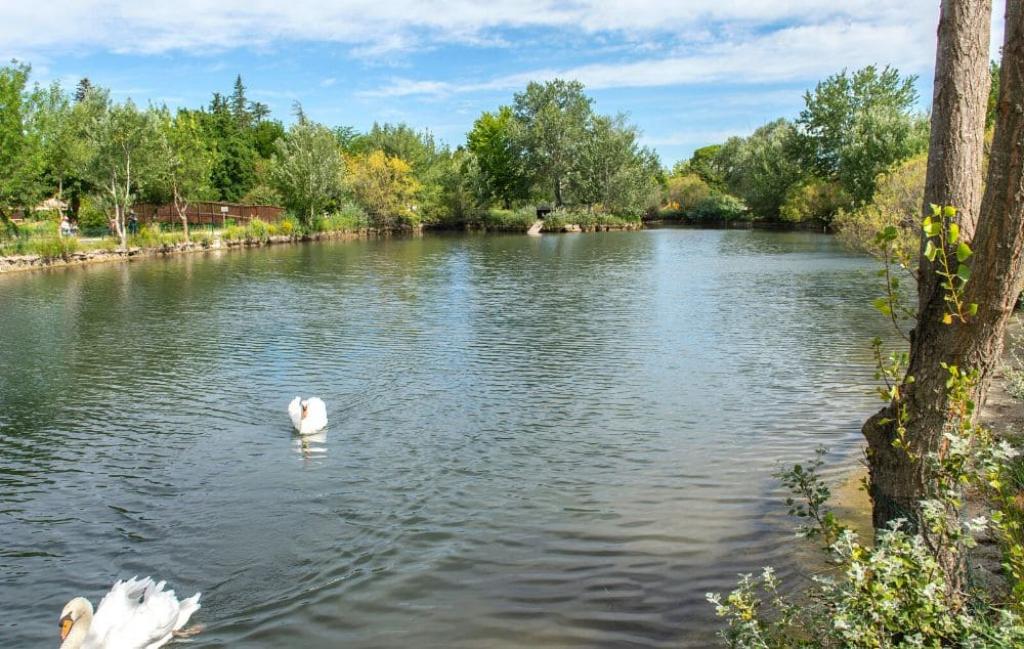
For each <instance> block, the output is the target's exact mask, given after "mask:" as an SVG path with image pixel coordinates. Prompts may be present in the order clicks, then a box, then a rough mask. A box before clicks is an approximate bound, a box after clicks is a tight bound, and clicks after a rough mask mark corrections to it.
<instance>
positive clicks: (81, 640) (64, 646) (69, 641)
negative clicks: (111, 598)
mask: <svg viewBox="0 0 1024 649" xmlns="http://www.w3.org/2000/svg"><path fill="white" fill-rule="evenodd" d="M90 626H92V610H86V611H83V612H82V615H81V616H80V617H79V618H78V619H77V620H75V623H74V624H73V625H71V631H69V632H68V636H67V637H66V638H64V642H62V643H60V649H80V647H81V646H82V645H84V644H85V637H86V636H87V635H89V627H90Z"/></svg>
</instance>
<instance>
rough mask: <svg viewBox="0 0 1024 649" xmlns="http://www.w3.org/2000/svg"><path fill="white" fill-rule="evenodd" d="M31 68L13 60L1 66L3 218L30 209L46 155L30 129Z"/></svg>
mask: <svg viewBox="0 0 1024 649" xmlns="http://www.w3.org/2000/svg"><path fill="white" fill-rule="evenodd" d="M30 72H31V68H30V67H29V66H28V65H23V64H18V63H14V64H12V65H10V66H8V67H3V68H0V220H5V221H6V220H8V219H9V217H10V215H11V212H12V211H13V210H15V209H18V208H25V209H28V208H30V207H31V205H32V204H33V201H34V200H35V199H36V198H37V197H38V195H39V174H40V172H41V171H42V162H43V158H42V155H41V149H40V146H39V141H38V137H36V136H37V133H36V131H35V129H30V128H29V124H30V122H31V120H32V117H33V116H32V111H33V103H34V101H33V97H32V96H31V95H30V93H29V91H28V89H27V87H28V78H29V73H30Z"/></svg>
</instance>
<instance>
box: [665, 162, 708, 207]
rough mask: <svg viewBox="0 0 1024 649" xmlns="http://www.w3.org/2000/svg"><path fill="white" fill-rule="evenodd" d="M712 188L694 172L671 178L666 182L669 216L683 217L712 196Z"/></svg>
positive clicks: (666, 205) (666, 200)
mask: <svg viewBox="0 0 1024 649" xmlns="http://www.w3.org/2000/svg"><path fill="white" fill-rule="evenodd" d="M711 192H712V190H711V186H710V185H708V183H707V182H706V181H705V180H704V179H703V178H701V176H700V175H698V174H696V173H693V172H689V171H687V172H684V173H682V174H677V175H673V176H670V177H669V178H668V180H667V181H666V182H665V208H666V210H667V212H668V213H669V214H675V215H680V216H681V215H683V214H685V213H686V212H687V211H688V210H692V209H693V208H695V207H697V205H699V204H700V203H701V202H702V201H703V200H704V199H706V198H708V197H709V196H711Z"/></svg>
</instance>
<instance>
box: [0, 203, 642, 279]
mask: <svg viewBox="0 0 1024 649" xmlns="http://www.w3.org/2000/svg"><path fill="white" fill-rule="evenodd" d="M536 221H537V216H536V211H535V210H534V209H533V208H530V209H527V208H523V209H520V210H501V209H492V210H488V211H486V212H482V213H480V214H477V215H474V216H473V217H472V218H467V219H465V220H464V221H462V222H459V223H453V222H445V223H443V224H438V225H435V226H427V227H424V226H418V227H411V226H408V225H404V224H395V225H392V226H388V227H378V226H375V225H373V224H372V222H371V221H370V220H369V219H367V218H365V217H362V216H357V217H355V218H352V217H351V216H350V217H348V218H346V217H345V216H344V215H340V214H336V215H331V216H328V217H325V218H323V219H319V220H317V221H315V222H314V223H313V224H312V227H303V226H302V225H301V224H299V223H298V222H297V221H295V220H294V219H291V218H285V219H283V220H282V221H280V222H278V223H266V222H264V221H260V220H258V219H253V220H252V221H250V222H249V223H248V224H247V225H245V226H241V225H228V226H227V227H224V228H217V229H215V230H209V229H193V230H192V231H191V232H190V233H189V236H188V238H187V239H186V237H185V234H184V232H183V231H181V230H175V229H171V230H169V231H165V230H163V229H162V228H161V226H160V225H159V224H152V225H147V226H145V227H143V228H142V229H141V230H140V231H139V233H138V234H132V235H129V236H128V245H127V247H121V246H120V242H119V240H118V239H117V237H95V238H78V237H75V236H63V237H62V236H59V235H58V234H54V232H56V231H57V224H56V223H55V222H54V221H52V220H43V221H36V222H32V223H29V224H26V225H23V226H21V228H20V229H21V236H18V237H15V238H13V240H11V241H6V242H4V243H3V244H0V273H10V272H16V271H25V270H35V269H41V268H60V267H68V266H80V265H84V264H94V263H109V262H114V261H128V260H131V259H138V258H144V257H153V256H166V255H173V254H184V253H192V252H208V251H221V250H231V249H238V248H253V247H260V246H268V245H275V244H285V243H301V242H311V241H326V240H345V239H367V238H373V237H390V236H405V235H415V234H419V233H422V232H424V231H431V230H467V231H478V232H496V233H499V232H500V233H518V234H525V233H526V231H527V230H528V229H529V228H530V226H532V225H534V223H536ZM642 227H643V223H642V222H641V221H640V219H638V218H627V217H619V216H613V215H608V214H599V213H592V212H582V211H581V212H569V211H566V210H556V211H554V212H552V213H550V214H549V215H547V217H546V218H545V219H544V226H543V228H542V229H541V232H544V233H559V232H601V231H610V230H639V229H641V228H642Z"/></svg>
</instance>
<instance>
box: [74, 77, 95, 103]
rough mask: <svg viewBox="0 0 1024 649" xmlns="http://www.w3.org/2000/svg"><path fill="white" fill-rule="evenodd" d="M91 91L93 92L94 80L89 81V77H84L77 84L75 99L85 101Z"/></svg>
mask: <svg viewBox="0 0 1024 649" xmlns="http://www.w3.org/2000/svg"><path fill="white" fill-rule="evenodd" d="M90 92H92V81H89V77H82V78H81V79H80V80H79V81H78V85H77V86H75V101H76V102H83V101H85V98H86V97H87V96H88V95H89V93H90Z"/></svg>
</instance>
